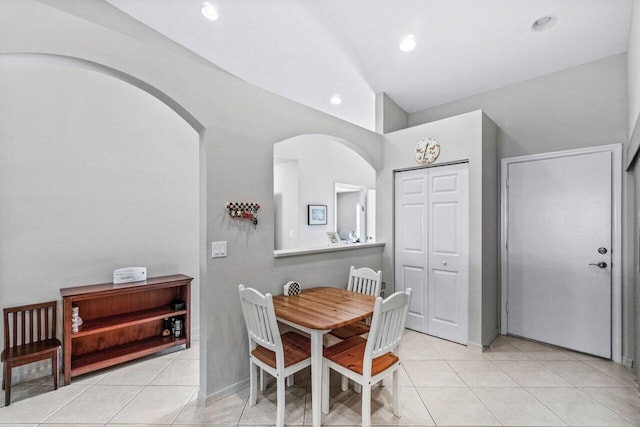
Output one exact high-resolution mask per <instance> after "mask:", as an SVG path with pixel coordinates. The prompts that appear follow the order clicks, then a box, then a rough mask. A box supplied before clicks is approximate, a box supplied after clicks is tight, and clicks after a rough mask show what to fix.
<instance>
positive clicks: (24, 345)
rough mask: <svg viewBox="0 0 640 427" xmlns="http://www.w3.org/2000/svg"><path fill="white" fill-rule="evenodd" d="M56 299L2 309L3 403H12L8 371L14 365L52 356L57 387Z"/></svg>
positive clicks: (52, 368)
mask: <svg viewBox="0 0 640 427" xmlns="http://www.w3.org/2000/svg"><path fill="white" fill-rule="evenodd" d="M56 305H57V302H56V301H50V302H45V303H40V304H30V305H23V306H20V307H10V308H5V309H4V310H3V311H4V350H2V354H1V355H0V361H2V363H3V364H4V369H3V370H2V389H3V390H4V391H5V392H4V404H5V406H9V404H10V403H11V370H12V369H13V368H14V367H16V366H21V365H25V364H27V363H32V362H37V361H39V360H46V359H51V370H52V371H53V386H54V388H55V389H56V390H57V389H58V349H59V348H60V347H61V346H62V344H61V343H60V340H58V339H57V338H56Z"/></svg>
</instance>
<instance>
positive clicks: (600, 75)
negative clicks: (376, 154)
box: [409, 54, 627, 158]
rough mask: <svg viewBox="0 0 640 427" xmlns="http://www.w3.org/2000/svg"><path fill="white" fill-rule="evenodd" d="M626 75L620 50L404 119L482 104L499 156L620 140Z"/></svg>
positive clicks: (623, 134) (433, 117)
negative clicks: (494, 126) (493, 128)
mask: <svg viewBox="0 0 640 427" xmlns="http://www.w3.org/2000/svg"><path fill="white" fill-rule="evenodd" d="M626 81H627V69H626V56H625V55H624V54H619V55H615V56H610V57H608V58H604V59H600V60H598V61H594V62H590V63H588V64H584V65H580V66H578V67H573V68H569V69H567V70H563V71H558V72H557V73H552V74H548V75H546V76H542V77H538V78H535V79H531V80H527V81H525V82H522V83H516V84H513V85H509V86H505V87H502V88H499V89H496V90H493V91H490V92H485V93H481V94H478V95H474V96H470V97H468V98H464V99H460V100H457V101H453V102H450V103H448V104H444V105H440V106H438V107H434V108H429V109H427V110H423V111H418V112H416V113H413V114H410V115H409V125H410V126H414V125H417V124H421V123H428V122H432V121H434V120H439V119H442V118H445V117H451V116H454V115H456V114H462V113H466V112H468V111H474V110H478V109H481V110H482V111H484V112H485V114H486V115H487V116H489V117H491V119H492V120H493V121H494V122H495V123H496V124H497V125H498V129H499V130H498V155H499V158H505V157H513V156H520V155H525V154H538V153H545V152H548V151H558V150H569V149H572V148H582V147H593V146H596V145H605V144H613V143H622V142H624V141H626V139H627V84H626Z"/></svg>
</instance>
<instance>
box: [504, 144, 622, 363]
mask: <svg viewBox="0 0 640 427" xmlns="http://www.w3.org/2000/svg"><path fill="white" fill-rule="evenodd" d="M599 152H610V153H611V156H612V186H613V188H612V212H611V218H612V230H611V237H612V252H611V358H612V360H613V361H614V362H616V363H622V362H623V360H622V145H621V144H610V145H601V146H597V147H589V148H580V149H575V150H564V151H554V152H550V153H543V154H532V155H527V156H518V157H509V158H505V159H502V161H501V171H500V172H501V173H500V193H501V198H500V209H501V213H500V217H501V218H500V219H501V220H500V223H501V224H500V227H501V230H500V231H501V232H500V265H501V267H500V268H501V271H500V273H501V280H500V281H501V288H500V291H501V292H500V293H501V304H500V314H501V321H500V331H501V332H500V333H501V334H503V335H506V334H507V331H508V329H507V312H506V308H507V301H508V299H507V290H508V283H507V281H508V280H507V279H508V276H507V267H508V266H507V250H506V245H507V237H508V234H507V232H508V221H507V218H508V206H509V200H508V191H507V178H508V168H509V165H510V164H512V163H522V162H529V161H534V160H543V159H553V158H559V157H566V156H574V155H579V154H590V153H599Z"/></svg>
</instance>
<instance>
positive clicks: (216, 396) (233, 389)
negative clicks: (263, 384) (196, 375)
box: [200, 378, 249, 405]
mask: <svg viewBox="0 0 640 427" xmlns="http://www.w3.org/2000/svg"><path fill="white" fill-rule="evenodd" d="M247 387H249V378H245V379H244V380H242V381H240V382H237V383H235V384H231V385H230V386H227V387H225V388H223V389H222V390H218V391H216V392H215V393H213V394H210V395H208V396H206V397H203V396H200V398H201V399H204V402H205V405H209V404H211V403H214V402H217V401H219V400H222V399H224V398H225V397H229V396H231V395H232V394H235V393H237V392H239V391H240V390H242V389H244V388H247Z"/></svg>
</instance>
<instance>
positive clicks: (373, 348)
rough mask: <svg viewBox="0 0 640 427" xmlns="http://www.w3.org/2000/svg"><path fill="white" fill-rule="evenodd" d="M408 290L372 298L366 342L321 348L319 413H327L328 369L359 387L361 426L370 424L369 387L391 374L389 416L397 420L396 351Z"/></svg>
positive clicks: (349, 341) (355, 340) (357, 340)
mask: <svg viewBox="0 0 640 427" xmlns="http://www.w3.org/2000/svg"><path fill="white" fill-rule="evenodd" d="M410 300H411V288H407V290H406V292H396V293H395V294H393V295H391V296H390V297H389V298H387V299H385V300H383V299H382V298H381V297H378V298H377V299H376V303H375V307H374V309H373V318H372V319H371V329H370V331H369V336H368V337H367V339H364V338H362V337H361V336H355V337H351V338H348V339H346V340H344V341H342V342H340V343H338V344H336V345H334V346H331V347H328V348H325V349H324V352H323V356H324V357H323V359H322V412H323V413H324V414H328V413H329V389H330V384H329V378H330V376H329V371H330V369H333V370H335V371H336V372H338V373H340V374H342V375H343V376H346V377H348V378H351V379H352V380H353V381H354V382H356V383H358V384H360V385H361V386H362V425H363V426H367V427H368V426H370V425H371V386H373V385H374V384H376V383H377V382H378V381H381V380H382V379H383V378H384V377H386V376H387V375H389V374H390V373H393V413H394V415H395V416H396V417H400V397H399V392H400V389H399V387H398V368H399V367H400V359H399V358H398V356H397V355H396V354H395V353H394V352H395V351H397V349H398V346H399V344H400V340H401V339H402V335H403V333H404V326H405V322H406V320H407V312H408V311H409V301H410Z"/></svg>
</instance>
